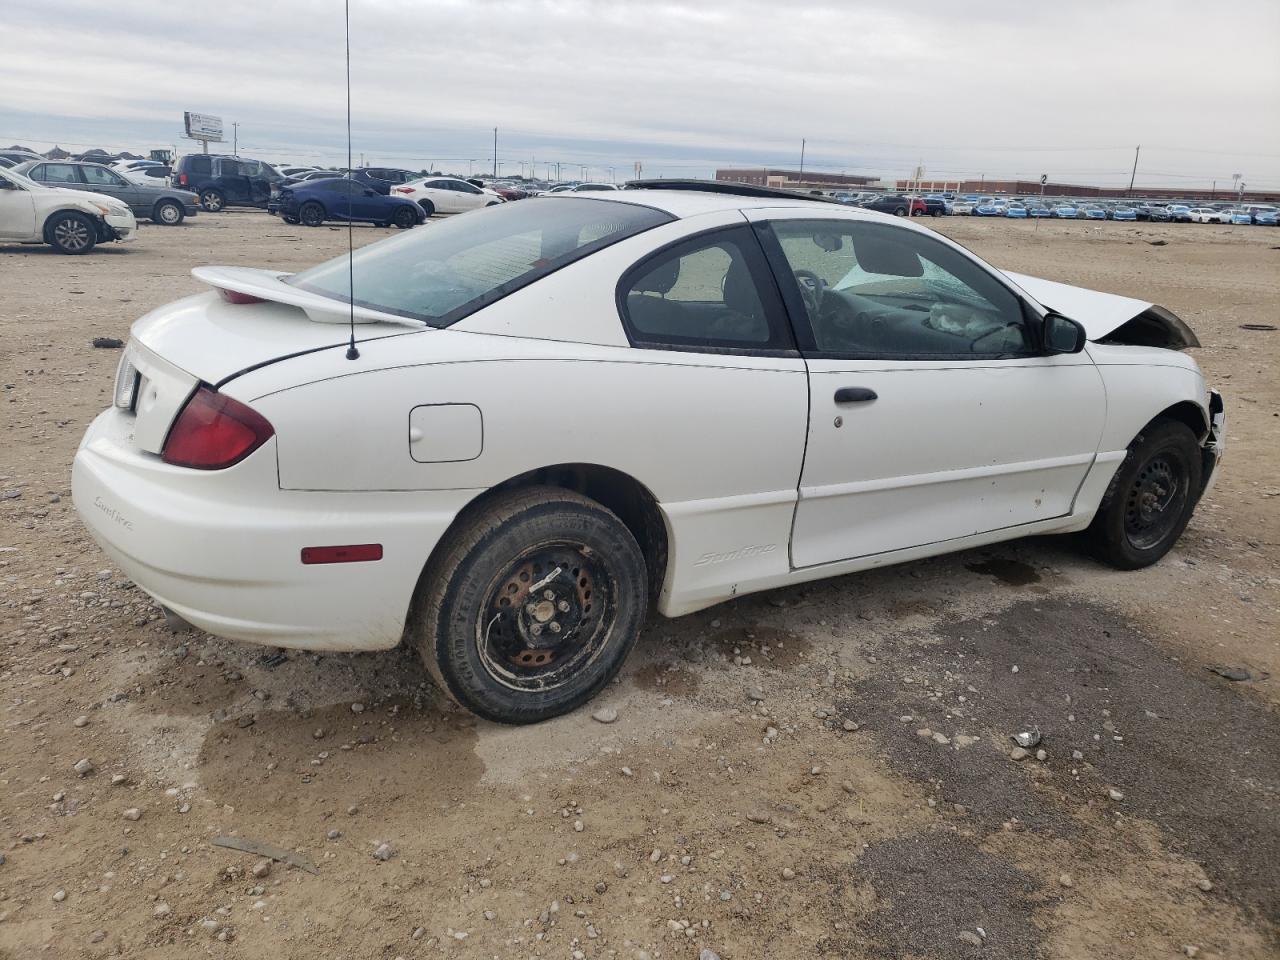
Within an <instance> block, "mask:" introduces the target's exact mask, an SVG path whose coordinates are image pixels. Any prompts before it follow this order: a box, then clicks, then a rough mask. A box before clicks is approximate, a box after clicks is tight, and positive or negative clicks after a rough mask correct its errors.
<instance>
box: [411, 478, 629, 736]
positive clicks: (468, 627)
mask: <svg viewBox="0 0 1280 960" xmlns="http://www.w3.org/2000/svg"><path fill="white" fill-rule="evenodd" d="M552 540H574V541H577V542H580V543H582V544H583V545H585V546H587V547H589V548H590V549H591V551H592V552H593V554H594V555H595V557H597V558H598V559H599V560H601V562H603V563H604V564H606V565H607V566H608V568H609V571H610V575H611V578H612V580H613V583H614V590H615V593H614V599H615V604H614V610H613V617H612V623H611V624H610V627H609V630H608V632H607V634H606V635H605V639H604V640H603V642H602V645H601V647H600V650H599V653H598V654H597V655H596V656H595V657H594V659H592V660H590V661H588V662H586V663H584V664H583V665H582V666H581V667H580V668H579V669H578V671H577V673H575V674H573V675H572V676H570V677H569V678H567V679H566V680H565V681H564V682H563V683H562V685H560V686H558V687H556V688H554V689H551V690H515V689H512V688H511V687H510V686H507V685H504V684H502V683H500V682H499V681H498V680H497V679H495V678H494V677H493V676H492V674H491V673H490V672H489V671H488V670H487V669H486V668H485V666H484V664H483V661H482V658H481V656H480V652H479V649H478V640H477V623H478V622H480V621H481V619H482V617H483V616H485V614H486V607H485V604H486V600H487V599H488V597H489V588H490V586H491V584H492V583H493V580H494V578H495V577H496V576H498V575H499V574H500V573H501V571H502V570H503V569H505V568H506V567H507V565H508V564H510V563H511V562H512V561H513V559H514V558H515V557H517V556H518V555H520V554H521V553H522V552H524V551H526V550H527V549H529V548H531V547H533V546H535V545H538V544H541V543H545V542H548V541H552ZM647 586H648V581H647V574H646V570H645V562H644V556H643V554H642V553H641V551H640V547H639V546H638V545H637V543H636V541H635V538H634V537H632V535H631V532H630V531H629V530H628V529H627V528H626V526H625V525H624V524H623V523H622V521H621V520H619V519H618V517H617V516H616V515H614V514H613V513H612V512H611V511H609V510H607V509H606V508H604V507H603V506H601V505H600V504H598V503H596V502H595V501H592V500H589V499H587V498H586V497H583V496H581V495H579V494H577V493H574V492H572V491H569V490H562V489H559V488H555V487H530V488H523V489H517V490H513V491H507V492H503V493H499V494H497V495H495V496H493V497H491V498H490V499H489V500H488V501H487V502H485V503H484V504H482V505H480V506H479V507H478V508H476V509H474V510H473V511H472V512H471V513H470V515H469V516H464V517H463V518H462V519H461V520H460V521H459V523H458V527H457V529H456V530H454V531H451V533H450V535H449V539H448V541H447V542H446V543H445V544H442V546H441V549H439V550H438V551H437V556H436V557H434V558H433V559H432V562H431V564H430V565H429V566H428V569H427V570H426V571H425V572H424V575H423V580H422V583H421V585H420V586H419V591H418V594H419V595H418V597H417V598H416V599H415V605H414V606H415V610H414V615H413V617H412V621H411V623H410V631H409V633H410V637H411V638H412V639H413V641H414V643H415V645H416V646H417V647H418V651H419V653H420V654H421V655H422V657H423V660H424V662H425V663H426V665H427V668H428V670H429V671H430V673H431V674H432V676H433V677H435V678H436V681H437V682H438V683H440V684H441V685H442V686H443V688H444V690H445V691H446V692H447V693H448V694H449V696H450V697H452V698H453V699H454V700H455V701H457V702H458V703H459V704H460V705H462V706H463V707H465V708H467V709H468V710H470V711H471V712H473V713H475V714H477V715H478V716H481V717H483V718H485V719H487V720H492V721H495V722H497V723H511V724H526V723H536V722H538V721H541V720H548V719H550V718H552V717H556V716H559V715H561V714H564V713H568V712H569V711H571V710H574V709H576V708H577V707H579V706H581V705H582V704H584V703H586V702H587V701H588V700H590V699H591V698H592V697H594V696H595V695H596V694H597V693H598V692H599V691H600V690H601V689H602V688H603V687H604V686H605V684H607V683H608V682H609V681H610V680H611V679H613V677H614V676H615V675H616V674H617V672H618V670H619V669H620V668H621V667H622V664H623V662H624V661H625V660H626V658H627V655H628V654H629V653H630V652H631V649H632V647H634V646H635V642H636V639H637V638H638V637H639V634H640V628H641V626H642V625H643V623H644V617H645V613H646V611H647V605H648V589H647Z"/></svg>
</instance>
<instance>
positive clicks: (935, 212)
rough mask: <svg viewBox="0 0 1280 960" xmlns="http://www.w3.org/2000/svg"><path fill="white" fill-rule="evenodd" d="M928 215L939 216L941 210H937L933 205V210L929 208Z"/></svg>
mask: <svg viewBox="0 0 1280 960" xmlns="http://www.w3.org/2000/svg"><path fill="white" fill-rule="evenodd" d="M929 216H931V217H940V216H942V211H941V210H939V209H937V208H936V207H935V208H934V209H933V210H930V211H929Z"/></svg>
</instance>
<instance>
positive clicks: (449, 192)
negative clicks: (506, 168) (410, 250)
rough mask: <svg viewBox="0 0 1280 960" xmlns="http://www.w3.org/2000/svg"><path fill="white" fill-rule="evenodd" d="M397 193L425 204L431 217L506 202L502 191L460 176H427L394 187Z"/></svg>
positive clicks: (393, 191) (392, 191)
mask: <svg viewBox="0 0 1280 960" xmlns="http://www.w3.org/2000/svg"><path fill="white" fill-rule="evenodd" d="M391 193H392V194H393V195H394V196H397V197H408V198H409V199H410V200H412V201H413V202H414V203H416V204H417V205H418V206H420V207H421V208H422V212H423V213H425V214H426V215H427V216H428V217H430V216H432V215H434V214H437V213H466V212H467V211H468V210H477V209H479V208H480V207H492V206H496V205H497V204H499V203H505V202H506V201H505V200H504V199H503V197H502V195H501V194H500V193H497V192H495V191H493V190H490V189H488V188H487V187H477V186H476V185H475V184H474V183H467V181H465V180H459V179H458V178H457V177H427V178H426V179H424V180H414V181H412V182H410V183H402V184H400V185H399V186H396V187H392V188H391Z"/></svg>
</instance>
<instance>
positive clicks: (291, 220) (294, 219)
mask: <svg viewBox="0 0 1280 960" xmlns="http://www.w3.org/2000/svg"><path fill="white" fill-rule="evenodd" d="M280 219H281V220H283V221H284V222H285V223H297V222H298V218H297V217H286V216H285V215H284V214H283V213H282V214H280Z"/></svg>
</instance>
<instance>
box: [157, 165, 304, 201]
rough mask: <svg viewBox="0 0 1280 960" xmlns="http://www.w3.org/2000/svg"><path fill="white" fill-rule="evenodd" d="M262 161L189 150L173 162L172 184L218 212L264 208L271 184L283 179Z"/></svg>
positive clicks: (268, 198)
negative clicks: (227, 209)
mask: <svg viewBox="0 0 1280 960" xmlns="http://www.w3.org/2000/svg"><path fill="white" fill-rule="evenodd" d="M281 179H282V178H281V176H280V174H278V173H276V170H275V168H274V167H272V166H271V164H269V163H263V162H262V161H261V160H247V159H245V158H244V157H227V156H219V155H217V154H206V153H188V154H187V155H186V156H184V157H179V158H178V162H177V163H176V164H174V167H173V174H172V176H171V177H170V181H169V182H170V183H172V184H173V185H174V186H175V187H180V188H182V189H183V190H190V191H192V192H193V193H195V194H196V195H198V196H199V197H200V206H202V207H204V209H206V210H208V211H209V212H210V213H217V212H218V211H219V210H223V209H225V208H226V207H229V206H242V207H265V206H266V205H267V201H268V200H270V199H271V187H272V185H274V184H276V183H278V182H279V181H280V180H281Z"/></svg>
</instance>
